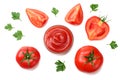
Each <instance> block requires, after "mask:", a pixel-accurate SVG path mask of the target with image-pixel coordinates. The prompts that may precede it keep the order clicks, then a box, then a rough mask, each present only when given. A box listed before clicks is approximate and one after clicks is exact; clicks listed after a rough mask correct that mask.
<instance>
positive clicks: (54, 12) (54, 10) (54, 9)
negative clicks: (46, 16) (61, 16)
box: [51, 7, 59, 16]
mask: <svg viewBox="0 0 120 80" xmlns="http://www.w3.org/2000/svg"><path fill="white" fill-rule="evenodd" d="M51 12H52V13H53V14H54V15H55V16H56V15H57V14H58V12H59V10H58V9H57V8H55V7H53V8H52V10H51Z"/></svg>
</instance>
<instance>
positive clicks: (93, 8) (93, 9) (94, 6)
mask: <svg viewBox="0 0 120 80" xmlns="http://www.w3.org/2000/svg"><path fill="white" fill-rule="evenodd" d="M98 6H99V5H98V4H91V5H90V8H91V10H92V11H97V10H98Z"/></svg>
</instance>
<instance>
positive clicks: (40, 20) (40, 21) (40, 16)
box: [26, 8, 48, 28]
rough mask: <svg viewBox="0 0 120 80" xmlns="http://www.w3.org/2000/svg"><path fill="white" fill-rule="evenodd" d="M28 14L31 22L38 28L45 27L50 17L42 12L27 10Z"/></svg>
mask: <svg viewBox="0 0 120 80" xmlns="http://www.w3.org/2000/svg"><path fill="white" fill-rule="evenodd" d="M26 13H27V16H28V18H29V20H30V22H31V23H32V24H33V25H34V26H35V27H37V28H41V27H43V26H44V25H45V24H46V22H47V21H48V16H47V15H46V14H45V13H44V12H42V11H40V10H36V9H30V8H26Z"/></svg>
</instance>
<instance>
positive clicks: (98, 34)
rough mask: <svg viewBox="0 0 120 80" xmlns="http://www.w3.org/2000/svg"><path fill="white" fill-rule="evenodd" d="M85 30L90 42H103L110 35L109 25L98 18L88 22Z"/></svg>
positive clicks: (92, 18)
mask: <svg viewBox="0 0 120 80" xmlns="http://www.w3.org/2000/svg"><path fill="white" fill-rule="evenodd" d="M85 29H86V33H87V36H88V39H89V40H101V39H103V38H105V37H106V36H107V35H108V33H109V25H108V24H107V23H106V22H103V21H102V20H101V18H99V17H97V16H92V17H90V18H89V19H88V20H87V22H86V25H85Z"/></svg>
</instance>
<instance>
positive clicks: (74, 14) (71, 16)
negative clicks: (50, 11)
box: [65, 3, 83, 25]
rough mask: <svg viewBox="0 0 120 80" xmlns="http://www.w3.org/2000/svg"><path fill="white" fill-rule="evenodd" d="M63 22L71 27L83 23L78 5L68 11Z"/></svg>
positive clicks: (81, 12) (81, 11) (80, 8)
mask: <svg viewBox="0 0 120 80" xmlns="http://www.w3.org/2000/svg"><path fill="white" fill-rule="evenodd" d="M65 21H66V22H68V23H70V24H72V25H79V24H81V23H82V21H83V10H82V7H81V5H80V3H79V4H77V5H75V6H74V7H73V8H72V9H70V11H69V12H68V13H67V15H66V17H65Z"/></svg>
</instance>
